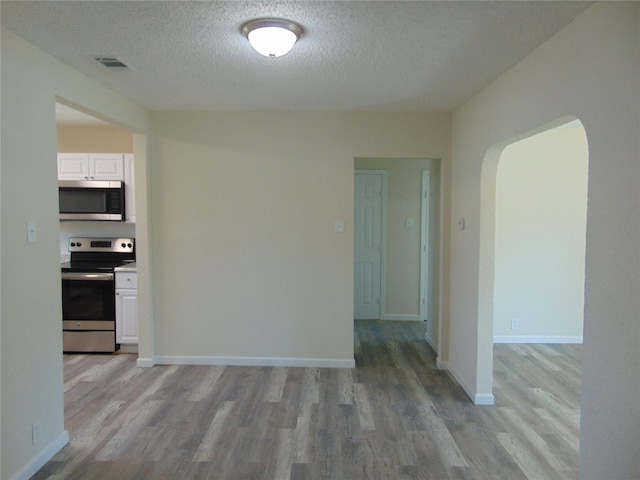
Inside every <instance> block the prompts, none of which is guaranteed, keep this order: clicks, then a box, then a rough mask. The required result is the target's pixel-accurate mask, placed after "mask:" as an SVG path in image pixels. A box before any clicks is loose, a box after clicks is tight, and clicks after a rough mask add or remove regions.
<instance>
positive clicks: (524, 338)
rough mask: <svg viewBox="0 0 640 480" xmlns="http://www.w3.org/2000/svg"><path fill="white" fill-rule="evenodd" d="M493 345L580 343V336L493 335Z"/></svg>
mask: <svg viewBox="0 0 640 480" xmlns="http://www.w3.org/2000/svg"><path fill="white" fill-rule="evenodd" d="M493 343H582V335H494V336H493Z"/></svg>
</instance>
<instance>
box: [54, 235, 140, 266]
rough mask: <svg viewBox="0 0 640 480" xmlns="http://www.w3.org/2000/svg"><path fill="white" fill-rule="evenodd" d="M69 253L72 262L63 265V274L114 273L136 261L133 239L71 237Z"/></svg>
mask: <svg viewBox="0 0 640 480" xmlns="http://www.w3.org/2000/svg"><path fill="white" fill-rule="evenodd" d="M69 252H70V253H71V260H70V261H69V262H65V263H63V264H62V265H61V268H62V271H63V272H113V270H114V269H115V268H116V267H120V266H122V265H127V264H128V263H132V262H135V259H136V255H135V239H133V238H105V237H71V238H69Z"/></svg>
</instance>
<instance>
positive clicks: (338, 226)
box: [335, 218, 344, 233]
mask: <svg viewBox="0 0 640 480" xmlns="http://www.w3.org/2000/svg"><path fill="white" fill-rule="evenodd" d="M335 231H336V233H344V220H343V219H342V218H338V219H336V223H335Z"/></svg>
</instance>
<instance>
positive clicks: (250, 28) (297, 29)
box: [242, 18, 304, 58]
mask: <svg viewBox="0 0 640 480" xmlns="http://www.w3.org/2000/svg"><path fill="white" fill-rule="evenodd" d="M303 31H304V30H303V29H302V27H301V26H300V25H298V24H297V23H295V22H292V21H291V20H281V19H278V18H260V19H258V20H252V21H250V22H247V23H245V24H244V25H243V26H242V34H243V35H244V36H245V37H247V40H249V43H250V44H251V46H252V47H253V49H254V50H255V51H256V52H258V53H259V54H260V55H264V56H265V57H271V58H273V57H281V56H282V55H284V54H285V53H287V52H288V51H289V50H291V49H292V48H293V45H294V44H295V43H296V42H297V41H298V39H299V38H300V37H301V36H302V33H303Z"/></svg>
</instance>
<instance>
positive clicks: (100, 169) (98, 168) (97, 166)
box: [89, 153, 124, 180]
mask: <svg viewBox="0 0 640 480" xmlns="http://www.w3.org/2000/svg"><path fill="white" fill-rule="evenodd" d="M89 177H90V179H91V180H124V164H123V155H122V154H121V153H90V154H89Z"/></svg>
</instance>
